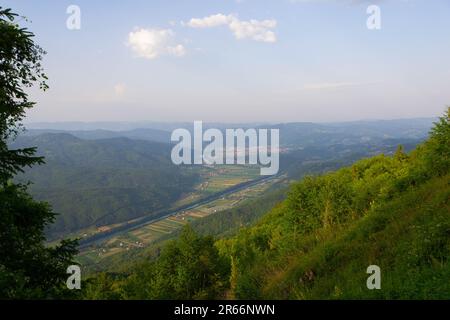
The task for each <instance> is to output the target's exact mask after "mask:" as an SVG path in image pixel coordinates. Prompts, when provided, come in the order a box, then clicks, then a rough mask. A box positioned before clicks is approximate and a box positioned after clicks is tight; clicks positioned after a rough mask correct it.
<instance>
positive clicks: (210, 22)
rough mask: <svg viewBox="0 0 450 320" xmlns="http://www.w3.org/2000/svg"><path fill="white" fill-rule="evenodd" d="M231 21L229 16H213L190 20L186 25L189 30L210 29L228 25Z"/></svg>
mask: <svg viewBox="0 0 450 320" xmlns="http://www.w3.org/2000/svg"><path fill="white" fill-rule="evenodd" d="M231 20H232V16H231V15H224V14H221V13H219V14H213V15H211V16H209V17H205V18H200V19H198V18H192V19H191V20H189V22H188V23H187V25H188V26H189V27H191V28H211V27H217V26H222V25H226V24H229V23H230V22H231Z"/></svg>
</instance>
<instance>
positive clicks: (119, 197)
mask: <svg viewBox="0 0 450 320" xmlns="http://www.w3.org/2000/svg"><path fill="white" fill-rule="evenodd" d="M26 146H37V150H38V154H39V155H42V156H45V162H46V163H45V164H44V165H41V166H35V167H33V168H30V169H29V170H26V173H25V174H24V175H20V176H19V177H18V180H21V181H28V180H29V181H32V182H33V184H32V185H31V186H30V190H31V192H32V194H33V195H34V196H36V198H38V199H40V200H45V201H48V202H49V203H51V205H52V207H53V208H54V210H55V211H56V212H58V213H60V214H59V216H58V217H57V219H56V222H55V224H53V225H52V227H51V229H50V230H49V232H50V234H51V235H55V234H61V233H67V232H70V231H74V230H78V229H80V228H83V227H86V226H88V225H91V224H98V225H104V224H108V223H116V222H121V221H125V220H129V219H132V218H135V217H138V216H140V215H143V214H148V213H151V212H152V211H156V210H158V209H161V208H166V207H167V206H170V205H171V204H172V203H173V202H174V201H176V200H177V199H178V198H179V197H180V196H181V195H182V194H183V193H187V192H189V191H190V190H191V188H192V187H193V185H194V184H195V183H196V182H197V176H196V175H194V174H193V173H191V171H187V170H184V169H183V168H182V167H179V166H175V165H173V164H172V162H171V160H170V150H171V147H170V145H168V144H162V143H156V142H148V141H139V140H131V139H127V138H112V139H102V140H82V139H79V138H76V137H74V136H72V135H69V134H66V133H57V134H51V133H47V134H42V135H38V136H22V137H19V138H18V139H17V140H16V141H15V142H14V144H13V147H14V148H21V147H26Z"/></svg>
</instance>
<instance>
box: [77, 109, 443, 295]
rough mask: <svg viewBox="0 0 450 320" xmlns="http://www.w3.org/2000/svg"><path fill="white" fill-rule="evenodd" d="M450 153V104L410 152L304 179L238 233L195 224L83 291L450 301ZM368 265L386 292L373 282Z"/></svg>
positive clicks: (379, 158) (95, 293)
mask: <svg viewBox="0 0 450 320" xmlns="http://www.w3.org/2000/svg"><path fill="white" fill-rule="evenodd" d="M449 156H450V123H449V113H448V111H447V114H446V115H445V116H444V117H443V118H441V119H440V120H439V122H438V123H436V125H435V127H434V128H433V129H432V131H431V133H430V137H429V139H428V140H427V141H426V142H425V143H424V144H422V145H420V146H419V147H418V148H417V149H416V150H415V151H413V152H411V153H410V154H406V153H404V152H403V150H402V148H401V147H399V149H398V150H397V152H396V153H395V155H394V156H392V157H388V156H384V155H379V156H376V157H372V158H368V159H364V160H361V161H358V162H356V163H355V164H354V165H352V166H350V167H345V168H343V169H340V170H338V171H335V172H332V173H328V174H326V175H322V176H314V177H313V176H310V177H306V178H304V179H302V180H301V181H299V182H297V183H295V184H293V185H292V187H291V189H290V191H289V193H288V195H287V198H286V200H284V201H282V202H281V203H279V204H278V205H277V206H275V207H274V208H273V209H272V210H271V211H269V212H268V213H267V214H266V215H265V216H264V217H263V218H262V219H261V220H260V221H259V222H258V223H257V224H256V225H254V226H252V227H248V228H244V229H242V230H241V231H240V232H239V233H238V234H237V235H236V236H233V237H231V238H222V239H218V240H216V241H215V242H214V241H213V238H212V237H210V236H206V237H205V236H200V235H198V234H196V233H195V231H194V230H193V229H192V228H189V227H188V228H186V229H185V230H184V231H183V233H182V234H181V235H180V237H179V239H177V240H174V241H170V242H169V243H168V244H167V245H166V247H165V248H163V249H162V251H161V252H155V253H154V255H153V258H150V260H148V261H147V262H142V263H139V264H138V265H135V266H133V267H129V269H128V270H127V271H125V272H123V273H118V274H114V275H111V274H101V275H99V276H97V277H95V278H92V279H91V280H90V281H89V283H88V285H87V288H86V290H85V291H84V297H85V298H118V297H121V298H127V299H135V298H139V299H145V298H147V299H158V298H159V299H161V298H162V299H192V298H194V299H196V298H223V297H226V298H237V299H259V298H263V299H267V298H269V299H286V298H287V299H360V298H377V299H434V298H437V299H443V298H447V299H448V298H449V297H450V283H449V282H448V279H450V260H449V257H450V210H449V199H450V179H449V178H450V158H449ZM369 265H377V266H379V267H380V268H381V289H380V290H369V289H367V287H366V280H367V278H368V276H369V275H368V274H367V273H366V270H367V267H368V266H369Z"/></svg>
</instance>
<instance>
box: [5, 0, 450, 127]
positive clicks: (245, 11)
mask: <svg viewBox="0 0 450 320" xmlns="http://www.w3.org/2000/svg"><path fill="white" fill-rule="evenodd" d="M71 4H74V5H77V6H79V8H80V9H81V29H80V30H69V29H68V28H67V27H66V20H67V19H68V17H69V15H68V14H67V13H66V9H67V7H68V6H69V5H71ZM371 4H376V5H378V6H379V8H380V10H381V11H380V12H381V29H380V30H369V29H368V28H367V26H366V20H367V19H368V17H369V15H368V14H367V12H366V10H367V7H368V6H369V5H371ZM2 6H5V7H12V8H13V9H14V10H15V11H16V12H18V13H19V14H21V15H25V16H26V17H27V18H28V19H29V20H31V22H26V21H22V22H21V24H22V25H23V26H26V27H28V28H29V29H31V30H32V31H33V32H34V33H35V34H36V40H37V42H38V43H39V44H40V45H41V46H42V47H43V48H44V49H45V50H46V51H47V52H48V54H47V56H46V58H45V61H44V66H45V68H46V71H47V74H48V76H49V77H50V82H49V84H50V90H49V91H47V92H46V93H43V94H42V93H39V92H37V91H34V90H33V91H32V92H31V93H32V95H33V98H35V99H36V100H37V101H38V105H37V106H36V108H35V109H34V110H33V111H31V112H29V115H28V121H121V120H124V121H140V120H154V121H192V120H203V121H224V122H245V121H247V122H250V121H252V122H253V121H270V122H287V121H289V122H290V121H317V122H320V121H343V120H358V119H392V118H407V117H408V118H409V117H428V116H436V115H439V114H441V113H442V112H443V110H444V107H445V105H447V104H450V90H449V88H450V86H449V84H450V59H449V57H450V2H449V1H448V0H434V1H422V0H408V1H406V0H403V1H402V0H398V1H394V0H384V1H362V0H360V1H358V0H240V1H236V0H224V1H189V0H179V1H178V0H177V1H141V0H139V1H132V0H131V1H118V0H115V1H111V0H110V1H106V0H103V1H101V0H96V1H85V0H78V1H76V0H72V1H50V0H42V1H35V0H13V1H9V0H8V1H2ZM205 18H206V19H205ZM193 19H196V20H193Z"/></svg>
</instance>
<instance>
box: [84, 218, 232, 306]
mask: <svg viewBox="0 0 450 320" xmlns="http://www.w3.org/2000/svg"><path fill="white" fill-rule="evenodd" d="M228 269H229V264H228V261H226V260H224V259H223V258H221V257H220V256H219V252H218V250H217V248H216V247H215V245H214V239H213V238H212V237H201V236H198V235H197V234H196V233H195V232H194V231H193V230H192V228H190V227H189V226H187V227H185V228H184V230H183V232H182V233H181V235H180V237H179V239H177V240H173V241H170V242H169V243H168V244H167V245H166V246H165V247H164V249H163V250H162V252H161V254H160V256H159V258H158V259H157V260H155V261H151V262H144V263H142V264H141V265H139V266H137V267H136V268H135V269H134V270H133V273H132V274H131V275H130V276H129V277H127V278H125V279H123V280H121V281H116V282H114V281H111V276H107V275H105V274H100V276H99V277H96V278H94V279H91V280H90V282H89V284H88V286H87V288H86V289H85V291H84V293H85V295H84V297H85V298H86V299H98V298H100V299H105V298H110V297H111V296H114V297H120V298H125V299H211V298H214V297H217V296H218V295H220V294H221V292H222V291H223V289H224V288H225V287H226V284H227V282H228V277H227V275H228V273H229V270H228ZM99 288H106V289H105V290H109V289H111V288H112V289H111V290H110V291H109V292H108V291H106V292H105V291H104V290H99ZM102 292H103V293H102Z"/></svg>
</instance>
